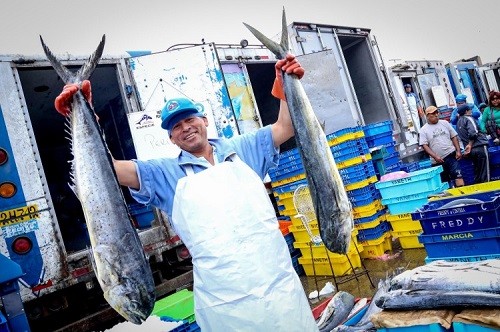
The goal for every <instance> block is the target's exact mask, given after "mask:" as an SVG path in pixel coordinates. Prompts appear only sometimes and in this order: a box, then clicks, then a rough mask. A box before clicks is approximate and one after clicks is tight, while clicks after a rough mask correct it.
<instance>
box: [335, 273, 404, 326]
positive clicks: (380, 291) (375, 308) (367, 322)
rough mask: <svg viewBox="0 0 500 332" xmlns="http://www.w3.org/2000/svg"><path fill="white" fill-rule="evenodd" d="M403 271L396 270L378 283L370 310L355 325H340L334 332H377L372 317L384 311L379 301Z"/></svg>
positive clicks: (369, 306)
mask: <svg viewBox="0 0 500 332" xmlns="http://www.w3.org/2000/svg"><path fill="white" fill-rule="evenodd" d="M402 271H403V270H402V269H399V268H398V269H396V270H395V271H394V272H393V273H391V275H388V276H387V277H386V278H385V279H380V280H379V282H378V286H377V291H376V292H375V295H373V297H372V298H371V301H370V304H369V305H368V308H367V309H366V311H365V313H364V314H363V317H361V319H360V320H359V321H358V322H357V323H356V324H354V325H350V326H348V325H339V326H337V327H336V328H334V329H333V330H332V332H362V331H363V332H365V331H376V330H377V329H376V328H375V326H374V325H373V323H372V321H371V317H372V316H373V315H374V314H376V313H379V312H381V311H382V307H380V306H379V305H377V304H376V302H378V300H379V299H380V298H381V297H383V296H385V294H387V292H388V290H389V285H390V282H391V280H392V278H394V277H395V276H396V275H398V274H400V273H401V272H402Z"/></svg>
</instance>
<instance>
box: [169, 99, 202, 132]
mask: <svg viewBox="0 0 500 332" xmlns="http://www.w3.org/2000/svg"><path fill="white" fill-rule="evenodd" d="M201 111H203V106H202V105H195V104H194V103H193V102H192V101H191V100H189V99H187V98H173V99H170V100H169V101H167V103H166V104H165V106H164V107H163V109H162V110H161V127H162V128H163V129H166V130H168V131H170V130H172V127H173V126H174V125H175V124H177V122H179V121H181V120H184V119H186V118H189V117H191V116H199V117H204V116H205V115H204V114H203V113H202V112H201Z"/></svg>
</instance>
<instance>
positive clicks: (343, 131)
mask: <svg viewBox="0 0 500 332" xmlns="http://www.w3.org/2000/svg"><path fill="white" fill-rule="evenodd" d="M359 130H360V128H358V127H354V128H353V127H347V128H342V129H340V130H337V131H334V132H333V133H330V134H328V135H326V140H327V141H329V140H331V139H334V138H338V137H342V136H344V135H346V134H350V133H354V132H356V131H359Z"/></svg>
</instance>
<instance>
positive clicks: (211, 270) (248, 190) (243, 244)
mask: <svg viewBox="0 0 500 332" xmlns="http://www.w3.org/2000/svg"><path fill="white" fill-rule="evenodd" d="M275 68H276V79H275V83H274V86H273V91H272V94H273V95H274V96H276V97H278V98H280V99H281V101H280V111H279V115H278V119H277V121H276V122H275V123H274V124H272V125H268V126H265V127H263V128H260V129H259V130H257V131H256V132H254V133H248V134H243V135H239V136H234V137H232V138H231V139H224V138H218V139H208V138H207V126H208V120H207V118H206V117H205V116H204V115H203V114H202V113H200V112H199V111H198V109H197V108H196V107H195V105H194V103H193V102H192V101H191V100H189V99H186V98H175V99H171V100H169V101H167V103H166V105H165V107H164V108H163V110H162V113H161V119H162V124H161V126H162V128H163V129H166V130H167V132H168V134H169V135H170V139H171V141H172V142H173V143H174V144H176V145H177V146H178V147H179V148H180V149H181V151H180V152H179V155H178V156H177V157H175V158H160V159H153V160H114V167H115V171H116V174H117V176H118V181H119V182H120V184H121V185H124V186H128V187H129V188H130V192H131V194H132V197H134V199H136V200H137V201H138V202H139V203H143V204H151V205H153V206H156V207H158V208H159V209H161V210H164V211H166V212H167V214H168V216H169V220H170V222H171V224H172V226H173V227H174V229H175V231H176V233H177V234H178V235H179V237H180V238H181V239H182V241H183V243H184V244H185V245H186V247H187V248H188V250H189V252H190V254H191V256H192V262H193V280H194V286H193V290H194V298H195V301H194V303H195V315H196V321H197V323H198V325H199V326H200V328H201V330H202V331H318V327H317V325H316V322H315V320H314V317H313V314H312V311H311V309H310V305H309V301H308V299H307V297H306V295H305V292H304V289H303V287H302V284H301V282H300V279H299V277H298V276H297V273H296V272H295V270H294V268H293V265H292V261H291V257H290V253H289V251H288V245H287V243H286V241H285V239H284V237H283V235H282V233H281V231H280V229H279V225H278V221H277V219H276V214H275V211H274V208H273V206H272V203H271V201H270V199H269V196H268V195H267V192H266V189H265V187H264V184H263V182H262V180H263V179H264V177H265V175H266V174H267V171H268V170H269V169H270V168H272V167H276V166H277V162H278V157H279V147H280V145H281V144H283V143H284V142H285V141H286V140H288V139H289V138H291V137H293V136H294V129H293V126H292V122H291V119H290V114H289V111H288V106H287V104H286V102H285V94H284V91H283V86H282V84H283V83H282V82H283V81H282V71H285V72H286V73H287V74H289V75H296V76H297V77H298V78H301V77H302V76H303V75H304V69H303V68H302V67H301V65H300V64H299V63H298V62H297V60H296V59H295V56H293V55H291V54H289V55H287V57H286V58H285V59H283V60H279V61H277V62H276V65H275ZM82 87H83V85H82ZM73 90H74V89H73ZM68 91H72V90H69V89H65V90H63V92H62V93H61V96H62V97H61V98H62V100H61V99H59V101H58V103H57V104H56V106H57V105H67V103H68V102H70V98H71V96H72V95H71V93H68ZM84 92H85V91H84ZM73 93H74V92H73ZM56 109H58V111H59V108H57V107H56ZM65 110H66V109H65V108H64V107H61V110H60V112H61V113H64V111H65ZM167 132H166V134H167Z"/></svg>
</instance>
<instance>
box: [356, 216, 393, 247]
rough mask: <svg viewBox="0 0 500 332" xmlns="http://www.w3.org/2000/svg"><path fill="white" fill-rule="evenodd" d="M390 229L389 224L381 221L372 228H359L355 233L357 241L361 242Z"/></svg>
mask: <svg viewBox="0 0 500 332" xmlns="http://www.w3.org/2000/svg"><path fill="white" fill-rule="evenodd" d="M390 229H391V226H390V224H389V223H388V222H387V221H383V222H381V223H380V224H378V225H377V226H375V227H373V228H366V229H359V230H358V235H357V236H358V241H360V242H363V241H370V240H375V239H378V238H380V237H381V236H382V235H384V233H386V232H387V231H389V230H390Z"/></svg>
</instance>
